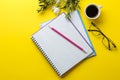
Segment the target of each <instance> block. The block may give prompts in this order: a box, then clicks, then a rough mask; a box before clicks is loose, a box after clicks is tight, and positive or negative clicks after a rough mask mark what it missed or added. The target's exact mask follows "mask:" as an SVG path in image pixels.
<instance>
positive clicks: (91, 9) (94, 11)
mask: <svg viewBox="0 0 120 80" xmlns="http://www.w3.org/2000/svg"><path fill="white" fill-rule="evenodd" d="M86 14H87V16H88V17H91V18H93V17H95V16H97V15H98V8H97V7H96V6H94V5H90V6H88V7H87V9H86Z"/></svg>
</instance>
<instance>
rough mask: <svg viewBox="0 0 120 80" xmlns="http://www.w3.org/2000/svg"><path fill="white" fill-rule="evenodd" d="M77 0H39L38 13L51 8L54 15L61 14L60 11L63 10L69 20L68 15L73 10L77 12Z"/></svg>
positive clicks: (78, 7)
mask: <svg viewBox="0 0 120 80" xmlns="http://www.w3.org/2000/svg"><path fill="white" fill-rule="evenodd" d="M79 2H80V1H79V0H39V6H40V8H39V9H38V10H37V11H38V12H42V11H44V10H46V9H47V8H48V7H51V9H52V10H53V12H54V13H55V14H59V13H61V10H65V12H66V14H67V15H66V16H67V18H70V13H71V12H72V11H74V10H79V9H80V6H79Z"/></svg>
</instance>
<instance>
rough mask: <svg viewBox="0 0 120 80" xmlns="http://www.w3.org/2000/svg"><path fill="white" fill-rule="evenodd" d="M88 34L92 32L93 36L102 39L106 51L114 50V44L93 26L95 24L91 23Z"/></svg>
mask: <svg viewBox="0 0 120 80" xmlns="http://www.w3.org/2000/svg"><path fill="white" fill-rule="evenodd" d="M88 31H89V32H92V33H93V34H94V35H95V36H99V37H102V43H103V45H104V46H105V47H106V48H107V49H108V50H111V49H113V48H116V45H115V43H114V42H113V41H112V40H111V39H110V38H108V37H107V36H106V35H105V34H104V33H103V32H102V31H101V30H100V28H99V27H97V26H96V25H95V23H93V22H91V25H90V26H89V29H88Z"/></svg>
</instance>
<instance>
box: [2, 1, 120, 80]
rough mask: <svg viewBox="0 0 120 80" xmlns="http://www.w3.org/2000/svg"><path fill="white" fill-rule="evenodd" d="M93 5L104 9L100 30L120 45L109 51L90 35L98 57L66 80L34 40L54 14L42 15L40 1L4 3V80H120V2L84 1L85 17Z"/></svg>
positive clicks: (82, 7) (82, 64)
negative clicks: (39, 10) (50, 63)
mask: <svg viewBox="0 0 120 80" xmlns="http://www.w3.org/2000/svg"><path fill="white" fill-rule="evenodd" d="M89 3H96V4H98V5H102V6H103V8H102V9H101V16H100V17H99V19H98V20H96V23H97V25H99V28H100V29H101V30H102V31H103V32H104V33H105V34H106V35H107V36H108V37H110V38H111V39H112V40H113V41H114V42H115V43H116V45H117V49H116V50H113V51H109V50H107V49H106V48H105V47H104V46H103V44H102V41H101V40H102V39H100V38H97V37H95V36H94V35H93V34H91V33H90V32H89V36H90V38H91V41H92V43H93V45H94V48H95V50H96V53H97V56H94V57H92V58H89V59H87V60H85V61H83V62H82V63H80V64H78V65H77V66H76V67H75V68H74V69H72V70H71V71H70V72H69V73H67V74H66V75H65V76H64V77H63V78H60V77H58V76H57V74H56V72H55V71H54V70H53V69H52V68H51V66H50V65H49V63H48V62H47V61H46V59H45V58H44V57H43V55H42V54H41V52H40V51H39V50H38V48H37V47H36V46H35V45H34V43H33V42H32V40H31V39H30V37H31V35H32V34H33V33H34V32H36V31H38V30H39V29H40V27H39V24H40V23H42V22H44V21H47V20H50V19H52V18H54V17H55V15H54V13H53V12H52V11H51V10H47V11H45V13H44V14H38V13H37V11H36V10H37V9H38V8H39V7H38V0H0V80H120V20H119V19H120V10H119V7H120V4H119V3H120V1H119V0H111V1H110V0H80V6H81V10H80V13H81V16H82V19H83V21H84V24H85V26H86V28H87V29H88V27H89V25H90V20H88V19H87V18H86V17H85V15H84V8H85V6H86V5H87V4H89Z"/></svg>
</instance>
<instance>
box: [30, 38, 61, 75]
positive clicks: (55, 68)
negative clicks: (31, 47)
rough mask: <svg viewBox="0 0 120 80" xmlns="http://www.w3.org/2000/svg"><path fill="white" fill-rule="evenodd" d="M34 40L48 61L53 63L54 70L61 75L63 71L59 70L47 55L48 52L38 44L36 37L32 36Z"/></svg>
mask: <svg viewBox="0 0 120 80" xmlns="http://www.w3.org/2000/svg"><path fill="white" fill-rule="evenodd" d="M31 39H32V41H33V42H34V43H35V44H36V46H37V47H38V48H39V50H40V51H41V52H42V53H43V55H44V57H46V59H47V61H48V62H49V63H50V64H51V65H52V67H53V68H54V70H55V71H56V72H57V73H58V75H59V76H61V73H60V72H59V71H58V69H57V67H56V66H55V65H54V64H53V63H52V61H51V60H50V58H49V57H48V56H47V54H46V52H45V51H44V50H43V49H42V47H41V46H40V45H39V44H38V42H37V41H36V40H35V38H34V37H33V36H32V38H31Z"/></svg>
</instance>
